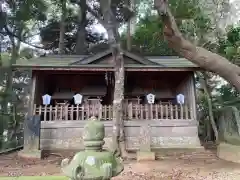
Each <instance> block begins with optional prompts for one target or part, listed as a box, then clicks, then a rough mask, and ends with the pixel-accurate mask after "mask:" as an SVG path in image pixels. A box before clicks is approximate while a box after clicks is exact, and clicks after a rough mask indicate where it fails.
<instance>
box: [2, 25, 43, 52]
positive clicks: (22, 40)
mask: <svg viewBox="0 0 240 180" xmlns="http://www.w3.org/2000/svg"><path fill="white" fill-rule="evenodd" d="M4 30H5V32H2V31H0V34H3V35H4V34H6V35H8V36H9V37H14V38H17V39H18V40H19V41H21V42H22V43H24V44H27V45H29V46H32V47H34V48H37V49H44V48H43V47H40V46H36V45H33V44H30V43H28V42H27V41H25V40H24V39H23V38H21V37H20V36H18V35H16V34H14V33H13V32H12V31H11V30H9V28H8V27H7V26H5V27H4Z"/></svg>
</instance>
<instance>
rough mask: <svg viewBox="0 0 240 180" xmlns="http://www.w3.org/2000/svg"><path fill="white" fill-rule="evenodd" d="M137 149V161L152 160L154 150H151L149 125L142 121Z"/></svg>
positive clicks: (153, 158)
mask: <svg viewBox="0 0 240 180" xmlns="http://www.w3.org/2000/svg"><path fill="white" fill-rule="evenodd" d="M139 145H140V148H139V151H138V152H137V160H138V161H154V160H155V152H152V151H151V126H150V124H149V123H148V122H144V123H143V124H142V126H141V129H140V138H139Z"/></svg>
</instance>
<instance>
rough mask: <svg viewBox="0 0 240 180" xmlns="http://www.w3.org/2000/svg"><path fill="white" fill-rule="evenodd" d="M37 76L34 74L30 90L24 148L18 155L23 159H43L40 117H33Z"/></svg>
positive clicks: (25, 121) (25, 122)
mask: <svg viewBox="0 0 240 180" xmlns="http://www.w3.org/2000/svg"><path fill="white" fill-rule="evenodd" d="M36 82H37V76H36V74H33V76H32V83H31V88H30V90H31V91H30V100H29V109H28V114H27V116H26V117H25V120H24V147H23V151H20V152H19V153H18V155H19V156H20V157H23V158H37V159H40V158H41V155H42V154H41V151H40V126H41V119H40V116H36V115H33V107H34V103H35V94H36Z"/></svg>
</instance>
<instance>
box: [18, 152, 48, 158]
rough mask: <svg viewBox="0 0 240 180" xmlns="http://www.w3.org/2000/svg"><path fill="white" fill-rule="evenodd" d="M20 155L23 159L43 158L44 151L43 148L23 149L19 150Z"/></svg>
mask: <svg viewBox="0 0 240 180" xmlns="http://www.w3.org/2000/svg"><path fill="white" fill-rule="evenodd" d="M18 156H19V157H20V158H23V159H42V157H43V155H42V151H41V150H35V151H33V150H32V151H31V150H22V151H19V152H18Z"/></svg>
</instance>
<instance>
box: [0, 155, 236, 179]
mask: <svg viewBox="0 0 240 180" xmlns="http://www.w3.org/2000/svg"><path fill="white" fill-rule="evenodd" d="M60 162H61V158H59V157H58V156H55V155H52V156H50V157H48V158H46V159H44V160H41V161H31V160H22V159H19V158H18V157H17V153H11V154H8V155H1V156H0V176H22V175H25V176H46V175H61V172H60V165H59V164H60ZM113 179H114V180H133V179H134V180H154V179H156V180H171V179H173V180H195V179H196V180H203V179H206V180H235V179H236V180H239V179H240V165H238V164H234V163H229V162H226V161H223V160H219V159H218V158H217V157H215V156H211V157H206V158H197V157H194V155H193V156H187V157H181V158H170V159H169V158H168V159H162V160H158V161H154V162H144V163H143V162H141V163H138V162H136V161H129V162H125V170H124V172H122V173H121V175H119V176H118V177H115V178H113Z"/></svg>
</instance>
